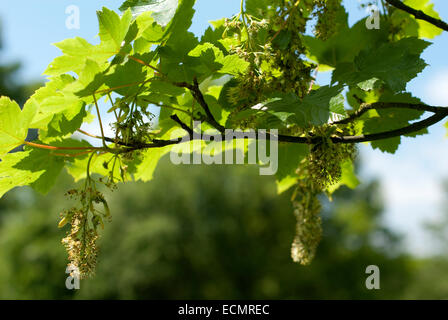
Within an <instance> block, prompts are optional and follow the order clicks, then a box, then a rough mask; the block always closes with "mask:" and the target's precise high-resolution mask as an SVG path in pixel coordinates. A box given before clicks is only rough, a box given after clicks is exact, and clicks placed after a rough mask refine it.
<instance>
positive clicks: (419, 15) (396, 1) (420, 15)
mask: <svg viewBox="0 0 448 320" xmlns="http://www.w3.org/2000/svg"><path fill="white" fill-rule="evenodd" d="M386 2H387V3H389V4H390V5H391V6H393V7H395V8H397V9H400V10H403V11H405V12H407V13H409V14H411V15H413V16H414V17H415V19H418V20H424V21H426V22H429V23H430V24H432V25H434V26H436V27H438V28H440V29H442V30H445V31H448V23H446V22H444V21H442V20H440V19H436V18H433V17H431V16H429V15H427V14H426V13H424V12H423V11H420V10H415V9H414V8H411V7H409V6H407V5H405V4H404V3H403V2H401V1H400V0H386Z"/></svg>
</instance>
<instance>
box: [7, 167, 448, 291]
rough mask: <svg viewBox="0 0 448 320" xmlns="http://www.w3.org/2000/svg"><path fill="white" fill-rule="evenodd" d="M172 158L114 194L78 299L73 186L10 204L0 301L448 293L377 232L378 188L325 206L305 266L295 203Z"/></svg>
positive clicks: (247, 173)
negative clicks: (295, 243) (69, 241)
mask: <svg viewBox="0 0 448 320" xmlns="http://www.w3.org/2000/svg"><path fill="white" fill-rule="evenodd" d="M168 160H169V159H165V160H164V161H162V163H161V164H160V165H159V167H158V169H157V171H156V175H155V179H154V180H153V181H152V182H150V183H146V184H143V183H130V184H127V185H123V186H121V187H120V190H119V191H117V192H114V193H112V194H109V195H108V198H109V199H110V206H111V208H112V210H113V212H112V214H113V221H112V222H111V223H110V224H109V225H107V228H105V230H104V236H103V237H102V240H101V243H100V247H101V253H100V258H99V265H98V268H97V275H96V276H95V277H94V278H93V279H89V280H83V281H82V282H81V289H80V290H79V291H76V292H74V291H69V290H67V289H66V288H65V278H66V276H67V275H66V274H65V264H66V256H65V251H64V248H63V247H62V245H61V244H60V240H61V238H62V237H63V236H64V233H65V230H59V229H57V222H58V212H60V211H61V210H62V209H63V208H66V207H67V206H68V205H69V204H68V203H67V200H66V199H65V198H64V196H63V194H64V191H65V190H68V189H69V188H71V186H72V181H71V179H70V178H68V176H67V175H64V176H63V177H62V178H61V179H60V181H59V187H58V188H56V190H55V191H53V192H52V193H51V194H49V195H48V196H45V197H44V196H40V195H37V194H35V193H34V192H33V191H31V190H30V189H20V190H15V191H14V192H11V193H10V194H8V195H6V197H5V199H3V200H2V201H1V202H0V298H8V299H10V298H18V299H28V298H29V299H37V298H39V299H70V298H82V299H94V298H96V299H324V298H325V299H383V298H391V299H393V298H414V297H419V298H429V297H434V296H435V297H442V296H443V294H444V293H446V292H447V291H448V284H446V281H445V282H443V283H442V282H440V281H439V280H438V279H434V278H433V274H434V272H435V271H434V270H433V269H436V270H438V271H439V273H438V274H439V275H441V272H440V271H441V269H439V267H438V266H437V265H432V264H431V269H428V268H427V266H428V262H427V261H423V260H422V261H418V260H417V259H415V258H412V257H410V256H408V255H405V254H403V253H401V251H400V250H401V242H400V238H399V237H398V236H397V235H396V234H394V233H393V232H391V231H390V230H388V229H387V228H385V227H384V226H382V225H381V223H380V221H381V213H382V206H381V201H380V199H379V198H378V184H377V183H375V182H371V183H369V184H365V185H364V186H361V187H360V188H358V189H357V190H356V191H351V190H348V189H342V190H341V191H339V192H337V194H336V195H335V199H334V202H332V203H325V205H324V214H323V216H324V239H323V242H322V243H321V245H320V247H319V250H318V253H317V257H316V259H315V261H314V262H313V263H312V264H311V265H310V266H309V267H302V266H299V265H297V264H294V263H293V262H292V261H291V259H290V244H291V241H292V239H293V236H294V229H295V218H294V215H293V212H292V208H291V204H290V201H289V196H290V195H289V194H284V195H282V196H280V197H279V196H277V195H276V188H275V182H274V180H273V179H272V178H271V177H266V176H264V177H263V176H259V175H258V170H257V169H256V168H253V167H247V166H174V165H172V164H170V163H169V161H168ZM371 264H374V265H378V266H379V267H380V269H381V290H367V289H366V287H365V279H366V277H367V275H366V274H365V269H366V267H367V266H368V265H371ZM445 264H446V262H445ZM426 271H429V272H426ZM428 277H429V278H428ZM432 283H434V285H432ZM436 286H442V287H441V288H435V287H436ZM419 288H421V289H422V290H421V291H420V290H419Z"/></svg>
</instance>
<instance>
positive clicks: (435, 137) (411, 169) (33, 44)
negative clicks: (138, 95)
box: [0, 0, 448, 254]
mask: <svg viewBox="0 0 448 320" xmlns="http://www.w3.org/2000/svg"><path fill="white" fill-rule="evenodd" d="M121 2H122V1H121V0H110V1H91V0H71V1H67V0H40V1H35V0H25V1H1V2H0V18H1V20H2V31H3V32H2V35H3V45H4V50H3V52H2V54H1V56H0V59H1V61H2V64H3V63H5V62H12V61H20V62H22V63H23V69H22V71H21V73H20V78H21V80H24V81H28V80H36V79H40V78H41V74H42V72H43V71H44V70H45V68H46V66H47V65H48V64H49V63H50V62H51V60H52V59H53V58H55V57H57V56H58V55H59V51H58V49H57V48H55V47H54V46H52V45H51V44H52V43H55V42H58V41H61V40H63V39H65V38H69V37H75V36H80V37H83V38H86V39H87V40H89V41H90V42H96V41H97V39H96V34H97V32H98V25H97V20H96V14H95V11H96V10H99V9H101V7H102V6H107V7H108V8H112V9H117V8H118V7H119V5H120V4H121ZM344 2H345V4H346V6H347V8H348V9H349V12H350V13H351V15H350V21H351V22H355V21H356V20H357V19H359V18H361V17H363V16H366V13H365V12H364V11H363V10H360V9H358V1H357V0H345V1H344ZM433 3H434V4H435V8H436V10H437V11H438V12H439V13H440V15H441V16H442V18H443V19H444V20H445V21H446V20H448V1H446V0H433ZM69 5H77V6H79V8H80V14H81V15H80V18H81V28H80V29H79V30H68V29H67V28H66V27H65V21H66V19H67V14H66V13H65V10H66V8H67V7H68V6H69ZM239 5H240V0H225V1H223V0H197V1H196V10H197V12H196V16H195V18H194V23H193V26H192V29H191V30H192V31H193V32H194V33H196V34H201V33H202V32H203V30H205V28H206V27H207V26H208V21H209V20H216V19H219V18H222V17H224V16H231V15H232V14H235V13H237V12H238V11H239ZM433 42H434V44H433V45H432V46H431V47H430V48H429V49H427V50H426V52H425V53H424V58H425V60H426V61H427V63H429V64H430V66H429V67H428V68H426V69H425V71H424V72H423V73H422V74H421V75H420V76H419V77H418V79H415V80H414V81H412V82H411V83H410V84H409V86H408V91H410V92H412V93H413V94H414V96H417V97H419V98H421V99H422V100H423V101H424V102H426V103H428V104H433V105H444V106H448V59H447V57H446V54H447V52H448V33H445V34H444V35H442V36H439V37H438V38H436V39H434V40H433ZM319 79H320V80H321V81H326V79H328V76H326V75H322V76H321V77H320V78H319ZM445 134H446V130H445V129H444V128H443V126H442V125H441V124H439V125H436V126H434V127H431V128H430V134H429V135H426V136H423V137H419V138H417V139H412V138H403V140H402V144H401V146H400V149H399V151H398V152H397V154H396V155H388V154H383V153H381V152H380V151H372V150H371V149H370V147H368V146H365V145H362V146H361V147H360V149H361V157H362V159H363V160H364V161H363V167H362V172H361V175H362V176H363V177H379V178H380V179H381V182H382V190H381V191H382V194H383V197H384V199H385V201H386V215H385V220H386V222H387V223H388V224H389V225H390V226H392V227H393V228H395V229H396V230H398V231H400V232H403V233H404V234H405V235H406V236H407V237H406V239H407V241H408V245H409V248H410V249H411V250H412V251H413V252H415V253H420V254H424V253H427V252H428V249H429V248H432V247H433V246H432V245H431V242H430V239H429V238H428V237H427V236H426V235H425V233H424V232H423V229H422V227H421V225H422V222H423V221H427V220H436V219H437V218H438V217H440V216H441V215H442V214H445V213H447V214H448V209H447V208H446V207H444V206H443V201H444V200H445V198H446V196H445V195H446V193H445V194H444V193H443V189H442V180H441V178H440V177H445V178H447V179H448V166H447V165H446V163H447V159H448V148H447V147H448V139H446V138H445ZM444 211H446V212H444Z"/></svg>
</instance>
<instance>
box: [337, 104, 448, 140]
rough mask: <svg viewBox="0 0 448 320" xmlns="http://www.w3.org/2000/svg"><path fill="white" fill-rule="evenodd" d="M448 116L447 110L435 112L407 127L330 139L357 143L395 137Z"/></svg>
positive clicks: (425, 126)
mask: <svg viewBox="0 0 448 320" xmlns="http://www.w3.org/2000/svg"><path fill="white" fill-rule="evenodd" d="M447 116H448V112H447V111H443V112H437V113H436V114H434V115H433V116H431V117H429V118H428V119H425V120H422V121H419V122H416V123H413V124H411V125H409V126H407V127H404V128H400V129H397V130H392V131H386V132H380V133H373V134H366V135H360V136H346V137H333V138H332V140H333V142H334V143H359V142H368V141H376V140H382V139H388V138H395V137H399V136H403V135H407V134H411V133H414V132H417V131H420V130H422V129H425V128H428V127H430V126H432V125H433V124H436V123H437V122H439V121H441V120H443V119H445V118H446V117H447Z"/></svg>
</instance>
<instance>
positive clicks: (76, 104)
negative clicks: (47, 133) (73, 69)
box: [25, 75, 85, 129]
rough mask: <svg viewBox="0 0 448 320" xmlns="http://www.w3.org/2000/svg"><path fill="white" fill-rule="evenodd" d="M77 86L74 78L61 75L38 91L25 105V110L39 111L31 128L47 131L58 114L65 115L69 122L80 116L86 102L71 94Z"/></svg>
mask: <svg viewBox="0 0 448 320" xmlns="http://www.w3.org/2000/svg"><path fill="white" fill-rule="evenodd" d="M75 84H76V80H75V79H74V78H73V77H72V76H69V75H61V76H58V77H53V78H52V79H51V80H50V81H49V82H47V83H46V85H45V87H42V88H40V89H38V90H37V91H36V92H35V93H34V94H33V95H32V96H31V98H30V99H29V100H28V101H27V102H26V104H25V108H26V107H34V108H36V109H37V112H36V115H35V117H34V119H33V121H32V123H31V124H30V127H32V128H36V129H47V127H48V124H49V123H50V122H51V121H52V119H53V118H54V116H55V115H56V114H60V113H63V114H64V115H65V117H66V119H67V120H72V119H73V118H74V117H75V116H76V115H77V114H79V112H81V109H82V108H83V107H84V105H85V102H84V101H83V100H81V99H79V97H77V96H76V95H75V94H74V93H73V92H71V90H70V88H71V86H73V85H75Z"/></svg>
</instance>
